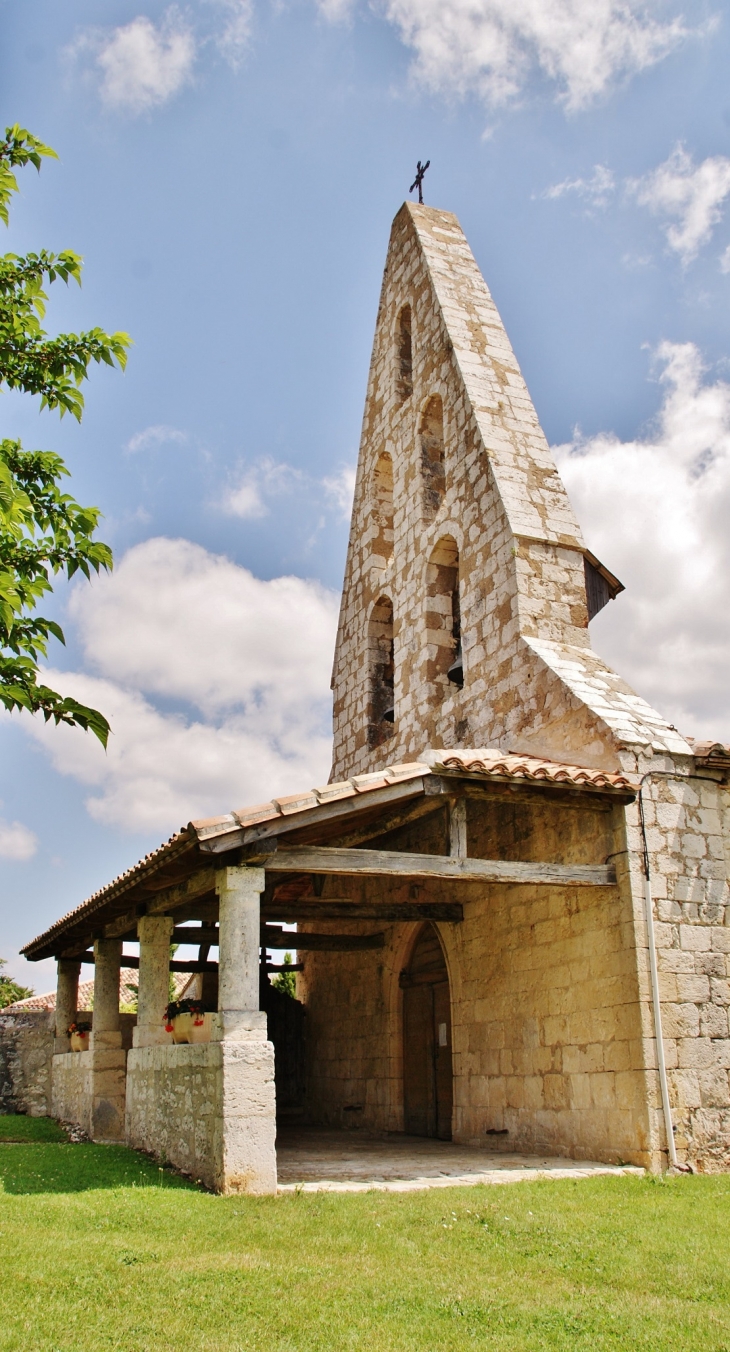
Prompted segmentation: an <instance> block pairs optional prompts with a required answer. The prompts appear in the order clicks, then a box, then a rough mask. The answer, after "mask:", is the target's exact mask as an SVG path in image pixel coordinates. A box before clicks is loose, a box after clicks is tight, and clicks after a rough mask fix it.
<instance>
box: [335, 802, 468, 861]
mask: <svg viewBox="0 0 730 1352" xmlns="http://www.w3.org/2000/svg"><path fill="white" fill-rule="evenodd" d="M446 802H447V799H445V798H440V799H439V798H437V797H432V796H429V797H428V798H421V799H418V800H417V801H416V802H415V803H412V804H410V806H408V807H404V808H401V809H400V810H399V811H397V812H388V813H386V814H385V815H384V816H382V817H379V818H378V820H377V821H375V822H370V823H369V824H368V825H367V826H365V825H362V826H358V825H355V826H353V828H352V830H351V831H345V832H343V833H342V835H338V836H337V848H338V849H347V848H348V847H349V846H352V845H360V844H362V842H363V841H365V840H373V839H374V838H375V837H376V836H386V835H388V834H389V833H390V832H391V831H397V830H398V828H399V827H401V826H410V824H411V822H416V821H420V819H421V818H422V817H428V816H430V815H431V814H432V813H433V812H439V811H440V810H441V809H442V808H443V807H444V805H445V803H446Z"/></svg>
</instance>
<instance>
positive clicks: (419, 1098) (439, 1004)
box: [400, 922, 454, 1141]
mask: <svg viewBox="0 0 730 1352" xmlns="http://www.w3.org/2000/svg"><path fill="white" fill-rule="evenodd" d="M400 984H401V989H402V991H403V1100H404V1108H405V1116H404V1126H405V1130H406V1132H408V1133H409V1134H410V1135H412V1136H437V1137H438V1138H439V1139H440V1140H442V1141H450V1140H451V1109H452V1105H453V1094H454V1089H453V1070H452V1065H451V996H450V991H449V974H448V971H447V969H446V960H445V958H444V952H443V949H442V947H441V941H440V940H439V937H438V934H437V933H436V930H435V929H434V927H433V925H432V924H430V922H429V923H427V924H425V925H424V926H423V928H422V929H421V931H420V933H419V935H418V938H417V939H416V942H415V945H414V947H413V951H412V953H411V960H410V962H409V964H408V967H407V968H406V970H405V971H403V972H401V977H400Z"/></svg>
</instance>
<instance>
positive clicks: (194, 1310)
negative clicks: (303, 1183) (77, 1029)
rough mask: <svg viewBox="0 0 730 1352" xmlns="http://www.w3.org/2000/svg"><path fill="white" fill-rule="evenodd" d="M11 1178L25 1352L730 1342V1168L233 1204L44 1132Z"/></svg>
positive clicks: (379, 1351)
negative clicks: (707, 1174) (726, 1171)
mask: <svg viewBox="0 0 730 1352" xmlns="http://www.w3.org/2000/svg"><path fill="white" fill-rule="evenodd" d="M2 1121H3V1120H2V1119H0V1122H2ZM8 1121H10V1122H12V1121H13V1119H5V1123H7V1122H8ZM25 1121H26V1127H25V1129H26V1130H27V1131H28V1132H29V1133H30V1132H32V1131H33V1130H39V1131H40V1130H44V1129H46V1130H47V1129H48V1124H41V1123H40V1122H38V1120H37V1119H36V1122H37V1126H36V1127H31V1126H29V1125H27V1123H28V1122H29V1121H30V1120H29V1119H26V1120H25ZM17 1122H18V1119H15V1123H16V1124H17ZM5 1123H4V1124H3V1125H5ZM5 1131H6V1132H7V1128H5ZM5 1139H6V1140H7V1134H5ZM0 1177H1V1178H2V1182H3V1186H4V1192H3V1193H2V1194H1V1195H0V1244H1V1246H2V1247H1V1249H0V1252H1V1253H2V1261H3V1276H2V1282H1V1283H0V1349H12V1352H99V1349H107V1348H113V1349H118V1350H119V1352H200V1350H202V1349H206V1352H208V1349H209V1350H210V1352H234V1349H235V1350H236V1352H238V1349H244V1348H245V1349H261V1352H264V1350H266V1352H309V1349H316V1350H317V1352H331V1350H332V1352H339V1349H343V1350H344V1349H363V1350H367V1352H389V1350H390V1349H398V1350H399V1352H400V1350H401V1349H403V1350H404V1352H405V1349H408V1352H411V1350H412V1352H431V1350H432V1349H434V1350H435V1349H439V1352H440V1350H441V1349H449V1352H451V1349H453V1352H456V1349H459V1350H460V1352H461V1349H470V1348H489V1349H500V1352H502V1350H504V1352H507V1349H509V1352H522V1350H523V1349H543V1348H546V1349H548V1348H549V1349H559V1350H560V1352H562V1349H573V1348H580V1349H586V1350H587V1349H591V1352H600V1349H604V1348H605V1349H612V1350H615V1352H626V1349H634V1348H642V1349H647V1352H665V1349H666V1352H683V1350H684V1349H693V1352H730V1256H729V1255H730V1176H722V1175H721V1176H718V1177H711V1178H692V1177H682V1178H676V1179H672V1180H670V1181H667V1182H660V1181H655V1180H651V1179H646V1180H642V1179H634V1178H603V1179H593V1180H586V1181H577V1182H555V1183H549V1182H545V1183H533V1184H531V1183H518V1184H514V1185H511V1186H504V1187H492V1188H486V1187H478V1188H454V1189H449V1190H444V1191H442V1190H435V1191H433V1192H423V1193H410V1194H405V1195H403V1194H401V1195H398V1194H395V1195H394V1194H390V1195H388V1194H382V1193H374V1192H373V1193H360V1194H354V1195H343V1196H336V1195H332V1194H329V1195H325V1194H308V1195H287V1196H285V1197H281V1198H278V1199H277V1198H260V1199H244V1198H220V1197H212V1196H210V1195H208V1194H206V1193H203V1192H200V1191H199V1190H197V1189H196V1188H195V1187H193V1186H192V1185H189V1184H187V1183H185V1182H184V1181H182V1180H181V1179H178V1178H177V1177H175V1176H174V1175H173V1174H170V1173H168V1172H166V1171H160V1170H159V1169H158V1167H157V1166H156V1165H155V1164H153V1163H151V1162H150V1161H149V1160H147V1159H146V1158H145V1157H144V1156H141V1155H137V1154H135V1153H134V1152H133V1151H130V1150H126V1149H124V1148H123V1147H115V1146H95V1145H72V1144H48V1143H39V1144H25V1145H16V1144H0Z"/></svg>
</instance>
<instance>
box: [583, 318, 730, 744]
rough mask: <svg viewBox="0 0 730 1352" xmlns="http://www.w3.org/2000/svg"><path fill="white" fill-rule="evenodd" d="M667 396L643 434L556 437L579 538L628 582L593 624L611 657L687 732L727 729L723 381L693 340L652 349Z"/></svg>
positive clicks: (729, 442) (728, 534)
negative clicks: (711, 372) (710, 377)
mask: <svg viewBox="0 0 730 1352" xmlns="http://www.w3.org/2000/svg"><path fill="white" fill-rule="evenodd" d="M656 357H657V361H658V363H659V367H660V369H661V375H660V379H661V382H662V384H663V386H664V391H665V393H664V399H663V403H662V407H661V409H660V412H659V415H658V418H657V424H656V429H655V432H654V434H653V435H651V436H649V437H647V438H646V439H645V440H636V441H631V442H620V441H618V440H617V439H616V438H615V437H612V436H610V435H601V436H597V437H593V438H591V439H589V440H583V439H581V438H576V440H575V442H574V443H573V444H572V445H568V446H560V447H558V448H557V450H556V456H557V461H558V466H559V469H560V472H561V474H562V476H563V479H564V480H565V483H566V485H567V488H568V492H569V493H570V496H571V498H572V500H573V503H574V505H575V508H576V511H577V514H578V518H579V520H580V521H581V522H582V523H583V526H584V529H585V536H586V540H587V543H588V547H589V548H590V549H592V550H593V551H594V553H596V554H597V555H598V557H599V558H601V559H602V560H603V561H604V562H605V563H606V565H607V566H608V567H609V568H611V569H612V571H614V572H615V573H616V574H617V575H618V576H619V577H620V578H621V580H622V582H624V583H625V584H626V592H625V593H623V594H622V595H621V596H619V598H618V599H617V600H616V601H614V602H611V603H610V604H609V605H608V606H607V607H606V609H605V610H604V611H603V612H601V615H600V616H599V617H598V618H597V619H596V620H595V621H594V623H593V625H592V632H593V642H594V644H595V646H596V648H597V649H598V650H599V651H600V652H601V654H602V656H604V657H605V658H606V660H607V661H608V662H610V664H611V665H612V666H613V667H615V668H616V669H617V670H618V671H619V672H621V674H622V675H623V676H625V677H626V679H627V680H629V681H630V683H631V684H632V685H633V686H634V688H635V689H636V690H637V691H638V693H639V694H641V695H643V696H644V697H645V698H647V699H649V700H650V701H651V702H652V703H653V704H654V705H655V706H656V707H657V708H658V709H659V710H661V711H662V712H663V713H664V714H665V715H666V716H668V717H669V718H670V719H671V721H672V722H674V723H675V724H676V725H677V726H678V727H679V728H680V730H681V731H684V732H685V733H689V734H691V735H698V736H707V737H716V738H722V739H724V740H730V697H729V695H728V677H727V673H728V668H729V667H730V608H729V607H728V604H727V594H728V585H729V584H730V531H729V530H728V521H729V520H730V386H729V385H727V384H725V383H724V382H722V381H720V380H718V381H715V382H714V383H707V382H705V380H704V373H703V366H702V361H701V358H700V354H699V352H698V351H697V348H696V347H695V346H694V344H692V343H683V344H676V343H663V344H662V345H661V346H660V348H659V349H658V351H657V354H656Z"/></svg>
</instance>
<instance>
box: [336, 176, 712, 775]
mask: <svg viewBox="0 0 730 1352" xmlns="http://www.w3.org/2000/svg"><path fill="white" fill-rule="evenodd" d="M591 559H592V556H589V568H590V567H592V564H590V560H591ZM593 562H594V563H595V560H594V561H593ZM591 576H593V577H594V580H595V574H592V575H591ZM606 576H607V577H608V578H609V579H610V578H611V575H610V574H606ZM599 581H600V578H599ZM618 585H620V584H618ZM609 589H610V584H609ZM588 618H589V616H588V602H587V596H586V550H585V545H584V543H583V538H582V535H581V532H580V527H579V525H578V523H577V521H576V519H575V516H574V514H573V509H572V507H571V504H570V501H569V499H568V495H567V493H566V491H565V487H564V485H563V483H562V480H561V479H560V476H559V474H558V472H557V469H556V467H555V463H554V461H553V459H552V456H551V454H550V449H549V447H548V444H547V441H546V439H545V436H544V433H543V431H542V428H541V427H540V424H539V421H538V418H537V414H536V412H535V409H534V406H533V403H532V400H531V398H530V395H529V392H528V390H527V386H526V385H525V382H524V380H523V378H522V374H521V372H520V369H519V366H518V364H517V361H516V359H515V356H514V353H513V351H512V348H511V347H510V343H509V339H508V338H507V334H506V332H505V330H504V326H503V324H502V321H501V319H500V317H499V314H498V313H497V309H496V306H495V304H494V302H493V300H492V298H491V296H490V294H489V291H488V290H487V287H486V284H485V282H484V279H483V277H482V275H481V273H480V271H479V269H478V267H477V265H476V262H475V260H474V257H473V255H472V253H471V250H470V249H469V246H468V244H467V241H466V239H465V237H464V234H463V232H462V230H461V227H460V225H459V222H458V221H457V219H456V217H455V216H453V215H452V214H451V213H450V212H446V211H437V210H435V209H434V208H432V207H425V206H420V205H418V204H414V203H411V202H407V203H405V204H404V206H403V207H401V209H400V211H399V212H398V215H397V216H396V218H395V220H394V222H393V228H392V232H391V237H390V245H389V249H388V257H387V260H386V266H385V276H384V278H383V287H382V292H381V297H380V307H379V310H378V318H377V324H376V330H375V341H374V345H373V354H372V360H371V365H370V376H369V381H368V390H367V397H366V402H365V414H364V419H363V430H362V440H361V443H360V454H359V460H358V469H357V482H356V488H355V500H354V504H353V511H352V524H351V529H350V543H349V548H348V554H347V564H346V569H345V582H344V589H343V595H342V606H341V611H340V622H339V630H338V636H337V646H336V651H335V661H334V671H333V678H332V686H333V691H334V760H333V768H332V777H333V779H342V778H345V777H348V776H350V775H352V774H358V773H363V772H365V771H369V770H376V769H378V768H379V767H380V766H382V765H384V764H387V763H392V762H394V761H404V760H414V759H417V758H418V756H419V755H421V754H422V753H423V752H424V751H425V750H426V749H427V748H429V747H431V748H442V747H484V746H493V747H499V748H501V749H504V750H521V751H531V752H532V753H533V754H538V755H542V756H546V757H550V758H552V759H558V760H570V761H572V762H573V763H578V764H584V765H600V766H602V767H605V768H608V767H614V766H615V765H616V764H617V763H618V753H619V751H620V749H621V748H622V747H625V746H639V745H641V746H647V745H651V746H654V747H655V748H656V749H658V750H668V751H673V752H677V753H679V754H688V753H689V747H688V746H687V744H686V743H685V742H684V740H683V739H682V738H681V737H679V735H678V734H677V733H676V732H674V730H673V729H671V728H669V727H668V726H667V724H666V723H665V722H664V720H663V719H662V718H661V717H660V715H659V714H657V713H655V712H654V710H652V709H651V708H650V707H649V706H648V705H647V704H645V703H644V701H643V700H641V699H639V698H638V697H637V696H636V695H635V694H634V693H633V691H632V690H631V689H630V688H629V687H628V686H627V685H626V684H625V682H623V681H622V680H621V679H620V678H619V677H618V676H616V675H615V673H614V672H612V671H611V670H610V669H609V668H608V667H607V666H606V665H605V663H603V662H602V661H601V659H600V658H598V657H597V656H596V654H595V653H593V652H592V650H591V645H590V638H589V634H588Z"/></svg>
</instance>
